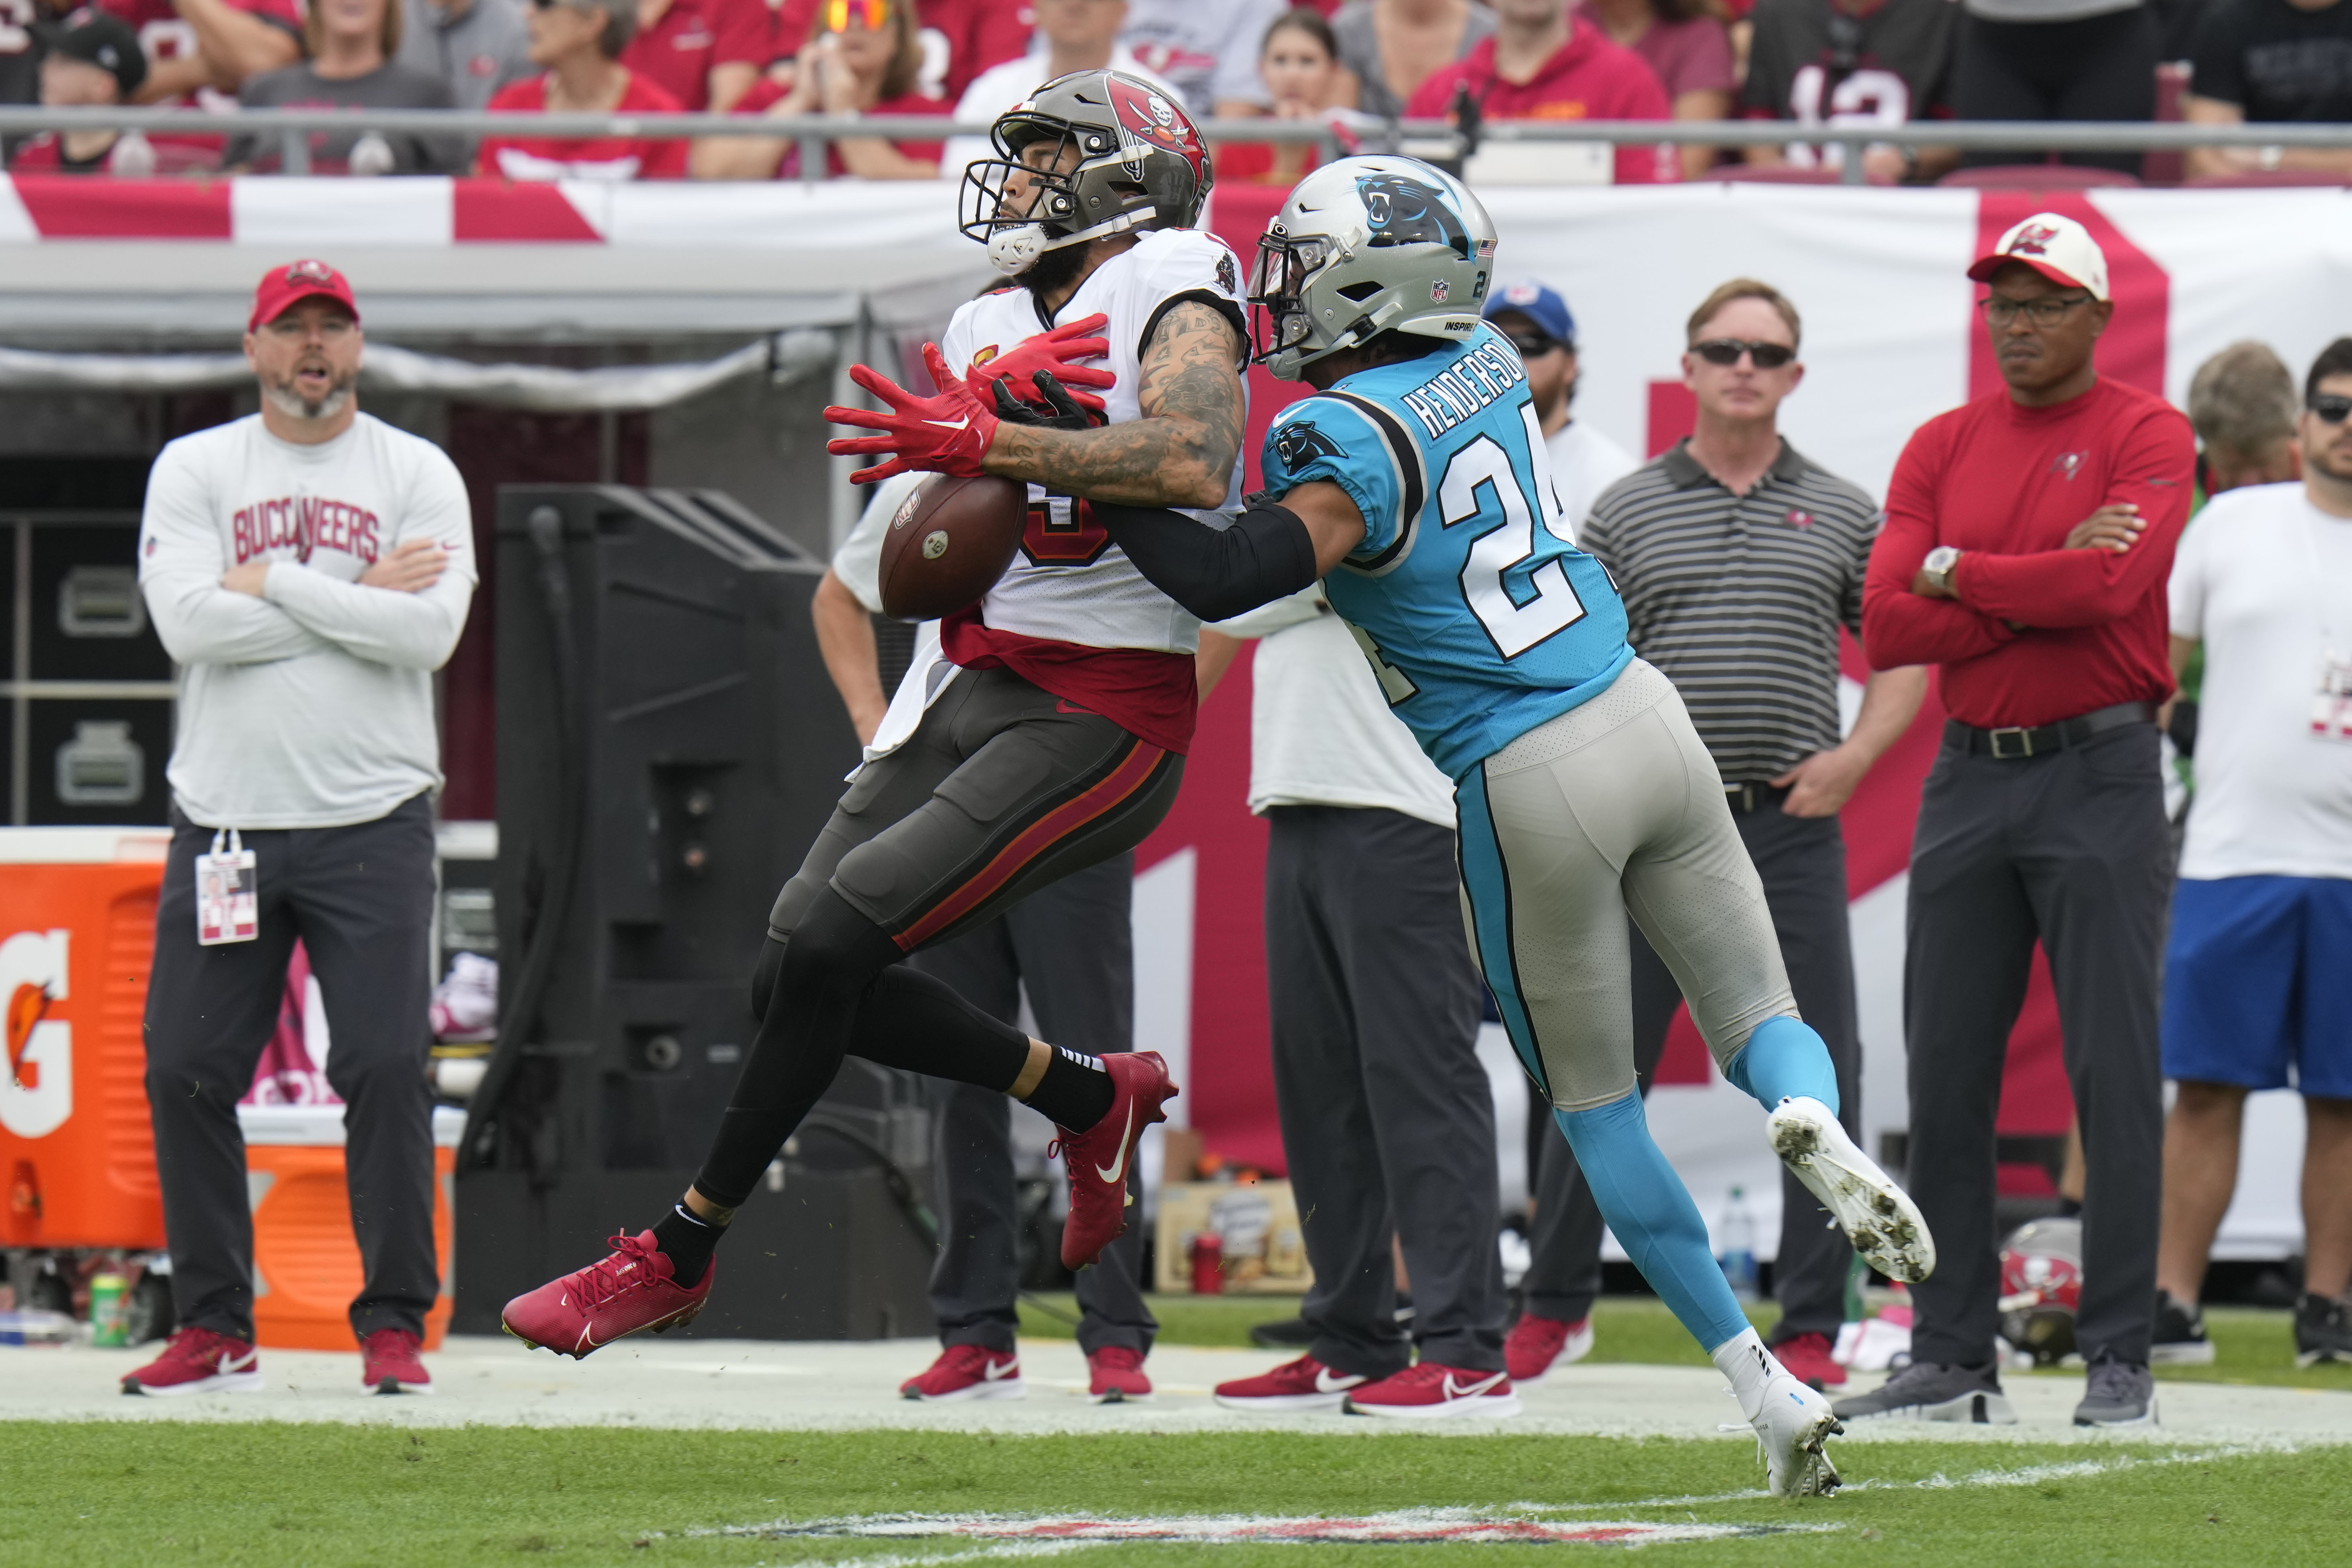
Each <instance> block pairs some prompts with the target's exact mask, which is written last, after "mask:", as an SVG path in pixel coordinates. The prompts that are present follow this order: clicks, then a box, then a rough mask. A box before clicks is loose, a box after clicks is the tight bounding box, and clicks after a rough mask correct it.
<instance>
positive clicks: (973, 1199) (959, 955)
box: [910, 851, 1160, 1355]
mask: <svg viewBox="0 0 2352 1568" xmlns="http://www.w3.org/2000/svg"><path fill="white" fill-rule="evenodd" d="M1134 890H1135V854H1134V852H1132V851H1129V852H1127V853H1125V854H1121V855H1118V856H1117V857H1115V858H1113V859H1111V860H1108V861H1105V862H1103V863H1102V864H1100V865H1097V866H1088V867H1087V869H1086V870H1084V871H1082V872H1076V873H1072V874H1071V875H1069V876H1066V877H1064V878H1063V879H1062V880H1061V881H1060V882H1057V883H1054V885H1053V886H1051V887H1047V888H1041V889H1040V890H1038V891H1037V892H1035V893H1034V894H1030V895H1029V896H1028V897H1027V898H1025V899H1024V900H1023V901H1022V902H1021V903H1019V904H1014V905H1013V907H1012V908H1011V909H1008V910H1006V911H1005V912H1004V913H1003V915H999V916H998V917H997V918H995V919H994V920H992V921H990V922H989V923H988V924H987V925H982V926H981V927H980V928H979V929H977V930H974V931H970V932H967V933H965V934H964V935H963V936H957V937H953V938H951V939H950V940H949V941H946V942H942V943H940V945H939V946H935V947H927V948H925V949H924V950H923V951H922V952H920V953H918V954H916V955H915V956H914V957H913V959H911V960H910V962H912V963H913V965H914V967H917V968H919V969H920V970H922V971H923V972H924V973H925V974H927V975H929V976H931V977H934V978H936V979H940V980H943V981H945V982H946V983H947V984H949V985H950V986H952V987H954V988H955V989H956V993H957V994H958V995H959V996H961V997H962V998H964V999H965V1000H966V1001H968V1002H970V1003H971V1004H972V1005H973V1006H974V1007H977V1008H980V1009H983V1010H984V1011H987V1012H990V1013H992V1014H994V1015H995V1016H996V1017H998V1018H1000V1019H1003V1020H1004V1021H1005V1022H1006V1023H1013V1022H1014V1021H1016V1020H1017V1019H1018V1018H1019V1016H1020V1012H1021V993H1022V990H1023V988H1024V987H1025V988H1027V990H1028V993H1029V1006H1030V1009H1031V1010H1032V1011H1034V1013H1035V1014H1036V1017H1037V1027H1038V1029H1039V1030H1042V1031H1044V1034H1045V1038H1046V1039H1047V1040H1051V1041H1053V1042H1054V1043H1055V1045H1066V1046H1068V1047H1070V1048H1071V1049H1072V1050H1073V1051H1086V1052H1087V1053H1089V1054H1092V1055H1097V1056H1099V1055H1101V1054H1102V1053H1104V1052H1105V1051H1132V1050H1133V1049H1134V1048H1135V945H1134V935H1133V929H1132V926H1131V925H1130V922H1129V915H1130V911H1131V909H1132V906H1133V902H1134ZM927 1082H929V1085H930V1088H931V1092H932V1104H933V1106H934V1107H935V1108H936V1109H937V1111H938V1113H939V1118H940V1121H939V1139H938V1151H939V1167H940V1256H939V1261H938V1262H936V1263H934V1264H933V1265H932V1266H931V1311H932V1312H934V1313H935V1314H936V1315H937V1316H938V1318H939V1320H940V1343H941V1344H950V1345H954V1344H976V1345H981V1346H983V1347H985V1348H986V1349H989V1350H993V1351H1009V1350H1011V1349H1012V1348H1013V1336H1014V1335H1015V1334H1016V1333H1018V1332H1019V1330H1020V1314H1019V1312H1017V1310H1016V1309H1015V1307H1014V1304H1013V1303H1014V1299H1015V1297H1016V1296H1017V1295H1018V1293H1019V1291H1020V1284H1021V1281H1020V1249H1019V1247H1018V1244H1017V1243H1016V1241H1015V1239H1014V1238H1015V1233H1016V1230H1017V1229H1018V1227H1019V1224H1020V1215H1019V1201H1018V1192H1017V1189H1016V1187H1015V1186H1014V1184H1013V1126H1012V1118H1013V1103H1012V1102H1011V1101H1009V1100H1007V1099H1006V1098H1005V1097H1004V1096H1003V1094H1001V1093H998V1092H995V1091H993V1090H989V1089H982V1088H979V1087H976V1086H975V1085H972V1084H969V1083H953V1082H948V1081H947V1080H945V1079H937V1078H934V1079H930V1080H928V1081H927ZM1128 1186H1129V1191H1130V1192H1133V1193H1135V1194H1137V1201H1138V1202H1139V1203H1140V1202H1141V1192H1142V1186H1141V1182H1140V1179H1139V1177H1138V1176H1137V1174H1136V1173H1135V1171H1134V1170H1133V1169H1132V1168H1130V1169H1129V1174H1128ZM1136 1212H1137V1213H1140V1212H1141V1210H1140V1209H1138V1210H1137V1211H1136ZM1142 1268H1143V1227H1142V1226H1141V1225H1139V1224H1130V1225H1129V1227H1128V1228H1127V1229H1126V1231H1125V1232H1124V1233H1123V1234H1122V1235H1120V1237H1119V1239H1118V1240H1116V1241H1114V1242H1112V1243H1111V1244H1110V1245H1109V1246H1108V1248H1106V1249H1103V1254H1102V1258H1101V1260H1099V1261H1098V1262H1097V1263H1096V1264H1095V1265H1094V1267H1092V1268H1088V1269H1081V1270H1078V1281H1077V1289H1078V1310H1079V1312H1080V1313H1081V1321H1080V1322H1079V1324H1078V1348H1079V1349H1080V1350H1082V1351H1084V1352H1085V1353H1087V1354H1089V1355H1091V1354H1094V1353H1095V1352H1096V1351H1097V1350H1100V1349H1102V1348H1104V1347H1105V1346H1107V1345H1118V1346H1121V1347H1124V1348H1125V1349H1128V1350H1132V1351H1138V1352H1140V1353H1144V1354H1149V1353H1150V1350H1151V1341H1152V1336H1153V1335H1154V1334H1156V1333H1158V1332H1159V1330H1160V1322H1159V1320H1158V1319H1156V1318H1154V1317H1153V1316H1152V1315H1151V1309H1150V1307H1148V1306H1146V1305H1144V1301H1143V1291H1142V1288H1141V1284H1140V1279H1141V1274H1142Z"/></svg>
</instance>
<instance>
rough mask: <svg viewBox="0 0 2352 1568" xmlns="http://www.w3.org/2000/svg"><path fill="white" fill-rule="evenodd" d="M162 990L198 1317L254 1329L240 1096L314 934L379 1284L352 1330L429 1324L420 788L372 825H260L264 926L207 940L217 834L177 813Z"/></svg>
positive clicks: (161, 1046)
mask: <svg viewBox="0 0 2352 1568" xmlns="http://www.w3.org/2000/svg"><path fill="white" fill-rule="evenodd" d="M172 822H173V833H172V858H171V860H170V862H168V863H167V864H166V865H165V867H164V870H163V895H162V898H161V900H160V901H159V902H158V904H156V906H155V958H154V964H153V967H152V970H151V971H150V973H149V977H148V982H147V1019H146V1032H147V1101H148V1105H149V1109H150V1113H151V1114H152V1119H153V1123H154V1127H155V1170H156V1175H157V1176H158V1177H159V1178H160V1179H161V1181H162V1183H163V1228H164V1233H165V1235H166V1236H167V1237H168V1238H169V1239H170V1245H171V1250H172V1298H173V1305H174V1307H175V1308H176V1309H177V1312H178V1314H179V1320H180V1322H182V1323H184V1324H189V1325H193V1326H194V1327H197V1328H206V1329H211V1330H212V1331H214V1332H215V1333H225V1334H229V1335H231V1336H233V1337H235V1338H237V1339H243V1340H250V1339H251V1338H252V1337H253V1297H254V1270H253V1209H252V1207H251V1205H250V1202H249V1200H248V1198H247V1187H246V1172H245V1136H244V1134H242V1133H241V1132H239V1131H238V1129H237V1124H236V1103H237V1102H238V1101H239V1100H241V1099H243V1098H244V1097H245V1094H246V1092H247V1090H248V1089H250V1088H251V1087H252V1085H253V1072H254V1069H255V1067H256V1066H257V1064H258V1063H259V1061H260V1060H261V1051H262V1048H263V1047H264V1046H265V1045H267V1044H268V1041H269V1036H270V1033H271V1031H272V1030H274V1029H275V1028H276V1027H277V1023H278V1001H279V998H282V997H283V996H284V995H285V991H286V965H287V961H288V959H289V958H290V957H291V956H292V954H293V950H294V940H295V938H296V937H298V936H299V937H300V938H301V940H302V945H303V946H304V947H305V948H306V949H308V951H309V953H310V972H311V973H312V974H314V975H316V976H318V977H319V989H320V993H321V995H322V996H323V997H324V998H325V1000H326V1008H327V1028H328V1033H329V1036H330V1038H331V1040H332V1046H331V1050H330V1051H328V1054H327V1082H328V1083H329V1084H331V1085H332V1087H333V1088H334V1091H335V1092H336V1093H337V1094H339V1095H341V1097H342V1100H343V1103H344V1106H345V1109H344V1112H343V1161H344V1165H345V1167H346V1171H347V1177H348V1181H349V1184H350V1188H351V1198H352V1230H353V1232H354V1233H355V1234H356V1235H357V1236H358V1238H359V1245H360V1262H361V1266H362V1272H363V1279H364V1282H363V1283H362V1286H361V1288H360V1293H359V1297H358V1299H357V1300H355V1301H352V1333H355V1334H357V1335H359V1336H361V1337H362V1338H364V1337H365V1336H366V1335H368V1334H371V1333H374V1332H375V1331H376V1330H378V1329H387V1328H390V1329H405V1330H407V1331H408V1332H409V1333H414V1334H422V1333H424V1332H425V1312H427V1311H428V1310H429V1309H430V1308H431V1307H432V1305H433V1298H434V1296H435V1294H436V1292H437V1291H439V1290H440V1286H441V1270H440V1268H439V1265H438V1264H437V1263H436V1261H435V1260H434V1256H433V1101H432V1095H431V1093H430V1092H428V1091H427V1089H426V1087H425V1048H426V1046H427V1044H428V1043H429V1042H430V1039H431V1036H430V1031H429V1030H428V1029H427V1026H426V1024H425V1006H426V1003H427V1002H428V1001H429V1000H430V999H431V995H432V975H431V970H430V965H431V957H430V951H431V949H430V937H431V934H432V925H431V922H432V918H433V806H432V801H431V800H430V798H429V797H427V796H424V795H418V796H415V797H413V798H412V799H410V800H407V801H405V802H404V803H403V804H401V805H400V806H398V807H396V808H394V810H393V811H392V812H391V814H389V815H388V816H384V817H381V818H379V819H377V820H376V821H373V822H359V823H355V824H353V825H352V826H349V827H341V828H308V829H295V830H291V831H261V832H248V833H245V834H244V835H243V838H244V841H245V847H246V848H247V849H248V850H251V851H252V852H253V855H254V864H255V870H256V873H257V877H258V889H257V891H258V893H259V895H260V897H259V904H260V927H261V930H260V935H259V936H257V937H256V938H255V939H254V940H252V941H250V942H231V943H225V944H223V945H221V946H214V947H204V946H198V945H197V943H196V912H195V863H196V857H197V856H198V855H200V854H203V853H205V852H208V851H209V850H210V849H211V848H212V841H213V831H212V830H211V829H210V828H203V827H198V826H196V825H195V824H194V823H192V822H190V821H187V820H186V819H185V818H184V817H182V816H181V815H180V814H179V812H178V811H177V810H173V813H172Z"/></svg>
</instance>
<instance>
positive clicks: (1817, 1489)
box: [1733, 1360, 1845, 1497]
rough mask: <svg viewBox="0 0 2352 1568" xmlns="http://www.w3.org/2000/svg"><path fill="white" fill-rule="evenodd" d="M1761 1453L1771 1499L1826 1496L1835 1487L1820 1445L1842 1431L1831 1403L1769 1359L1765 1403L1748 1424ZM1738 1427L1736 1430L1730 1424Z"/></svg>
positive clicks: (1833, 1474) (1833, 1468)
mask: <svg viewBox="0 0 2352 1568" xmlns="http://www.w3.org/2000/svg"><path fill="white" fill-rule="evenodd" d="M1748 1425H1749V1426H1750V1427H1754V1428H1755V1429H1756V1443H1757V1446H1758V1447H1759V1448H1761V1449H1762V1450H1763V1454H1764V1479H1765V1484H1766V1485H1767V1486H1769V1488H1770V1489H1771V1491H1772V1495H1773V1496H1774V1497H1827V1496H1829V1495H1830V1493H1832V1492H1833V1491H1835V1490H1838V1473H1837V1467H1836V1466H1835V1465H1833V1464H1832V1463H1830V1457H1829V1455H1828V1454H1827V1453H1826V1452H1824V1451H1823V1447H1822V1446H1823V1445H1824V1444H1825V1443H1826V1442H1827V1441H1828V1440H1829V1439H1830V1438H1832V1437H1835V1436H1837V1435H1838V1434H1839V1433H1841V1432H1843V1431H1844V1430H1845V1427H1843V1425H1841V1424H1840V1423H1839V1421H1838V1418H1837V1414H1836V1412H1834V1411H1833V1410H1832V1409H1831V1408H1830V1402H1829V1401H1828V1400H1827V1399H1824V1398H1822V1396H1820V1395H1819V1394H1816V1393H1815V1392H1814V1391H1813V1390H1812V1389H1811V1388H1809V1387H1807V1386H1806V1385H1804V1384H1801V1383H1800V1382H1798V1381H1797V1379H1796V1378H1795V1376H1793V1375H1791V1374H1790V1371H1789V1369H1788V1368H1787V1367H1785V1366H1782V1365H1780V1363H1779V1361H1778V1360H1775V1361H1774V1363H1773V1377H1772V1380H1771V1381H1770V1382H1769V1383H1768V1384H1766V1385H1765V1386H1764V1406H1763V1408H1762V1409H1760V1410H1759V1411H1758V1412H1757V1413H1756V1415H1755V1416H1754V1417H1753V1418H1752V1419H1750V1420H1749V1421H1748ZM1733 1430H1735V1431H1737V1430H1738V1428H1737V1427H1734V1428H1733Z"/></svg>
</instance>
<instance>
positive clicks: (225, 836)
mask: <svg viewBox="0 0 2352 1568" xmlns="http://www.w3.org/2000/svg"><path fill="white" fill-rule="evenodd" d="M224 842H226V848H224V847H223V844H224ZM258 888H259V878H258V877H257V876H256V875H255V873H254V862H253V852H252V851H251V850H249V849H247V848H246V847H245V841H244V840H243V839H241V838H239V837H238V836H237V831H236V829H235V828H227V829H224V830H222V831H218V832H215V833H214V834H213V847H212V852H211V853H210V854H202V855H198V856H197V857H196V942H197V944H198V945H199V946H205V947H217V946H220V945H221V944H222V943H224V942H250V941H252V940H253V939H254V938H255V937H256V936H259V935H261V917H260V910H259V898H258Z"/></svg>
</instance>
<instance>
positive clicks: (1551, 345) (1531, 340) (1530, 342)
mask: <svg viewBox="0 0 2352 1568" xmlns="http://www.w3.org/2000/svg"><path fill="white" fill-rule="evenodd" d="M1504 336H1505V337H1507V338H1509V339H1510V340H1511V347H1513V348H1514V349H1517V350H1518V351H1519V358H1521V359H1523V360H1540V359H1542V358H1543V357H1544V356H1545V355H1546V354H1549V353H1550V352H1551V351H1552V350H1554V349H1566V348H1571V347H1573V346H1574V345H1572V344H1569V343H1563V342H1561V341H1560V340H1559V339H1557V338H1549V337H1546V336H1545V335H1544V334H1543V333H1541V332H1530V333H1528V335H1527V336H1525V337H1520V336H1519V335H1518V334H1517V333H1512V332H1507V333H1505V334H1504Z"/></svg>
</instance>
